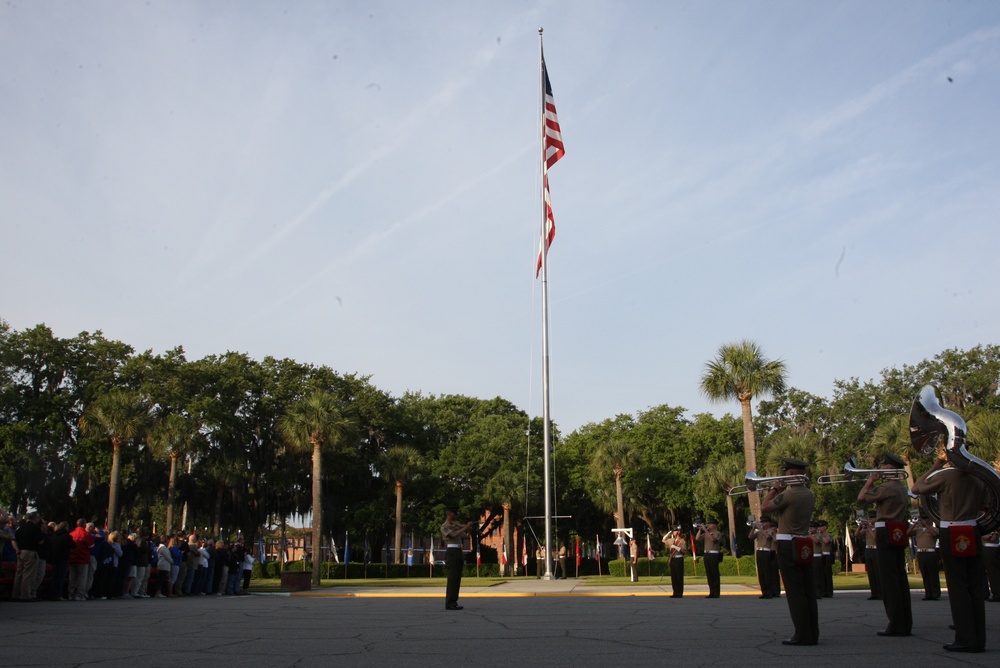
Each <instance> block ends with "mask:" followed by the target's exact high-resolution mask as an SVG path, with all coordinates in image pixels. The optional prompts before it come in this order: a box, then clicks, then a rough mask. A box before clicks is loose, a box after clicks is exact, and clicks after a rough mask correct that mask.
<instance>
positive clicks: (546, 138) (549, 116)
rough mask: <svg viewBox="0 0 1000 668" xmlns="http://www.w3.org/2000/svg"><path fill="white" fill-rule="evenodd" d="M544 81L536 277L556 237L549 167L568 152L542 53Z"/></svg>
mask: <svg viewBox="0 0 1000 668" xmlns="http://www.w3.org/2000/svg"><path fill="white" fill-rule="evenodd" d="M542 81H543V85H544V87H545V100H544V103H543V107H544V108H543V110H542V193H543V198H544V200H545V235H544V238H543V239H542V241H541V245H542V247H541V248H540V249H539V251H538V262H537V263H536V266H535V278H538V273H539V272H540V271H541V270H542V253H546V254H547V253H548V252H549V246H551V245H552V241H553V240H554V239H555V238H556V221H555V219H554V218H553V217H552V202H551V200H550V199H549V168H550V167H552V165H554V164H556V163H557V162H559V159H560V158H562V157H563V156H564V155H565V154H566V148H565V147H564V146H563V139H562V130H561V129H560V127H559V117H558V116H557V115H556V102H555V100H554V99H553V97H552V84H551V83H550V82H549V71H548V69H547V68H546V67H545V56H544V55H542Z"/></svg>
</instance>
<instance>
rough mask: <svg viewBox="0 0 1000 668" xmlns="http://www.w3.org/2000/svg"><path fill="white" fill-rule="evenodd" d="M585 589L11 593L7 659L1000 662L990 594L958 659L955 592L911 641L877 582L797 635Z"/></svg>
mask: <svg viewBox="0 0 1000 668" xmlns="http://www.w3.org/2000/svg"><path fill="white" fill-rule="evenodd" d="M668 593H669V586H666V587H665V586H662V585H652V584H651V585H641V584H640V585H639V586H626V587H595V586H585V585H583V584H582V582H580V581H575V580H556V581H549V582H546V581H537V580H534V581H533V580H525V581H510V582H505V583H503V584H498V585H495V586H492V587H467V588H463V591H462V595H461V599H460V603H461V604H462V605H464V606H465V609H464V610H460V611H446V610H444V590H443V588H439V587H432V588H408V587H401V588H395V589H392V588H390V589H384V588H343V587H337V588H329V589H327V590H322V591H317V592H306V593H301V594H295V595H287V594H285V595H256V596H222V597H218V596H199V597H188V598H179V599H145V600H121V601H89V602H79V603H69V602H59V603H53V602H45V603H10V602H7V601H3V602H0V629H2V632H3V643H2V648H0V657H2V659H0V664H2V665H3V666H5V667H9V668H14V667H20V666H46V667H55V668H70V667H82V666H90V665H93V666H95V667H97V666H101V667H104V666H122V667H125V666H128V667H129V668H135V667H136V666H142V668H150V667H158V666H170V667H171V668H177V666H181V665H183V666H194V665H197V666H255V667H256V666H262V667H266V668H276V667H288V668H292V667H295V668H311V667H313V666H315V667H317V668H318V667H320V666H323V667H328V666H373V667H374V666H378V667H380V668H386V667H387V666H406V667H409V666H417V667H422V666H435V667H437V668H440V667H441V666H451V665H459V664H464V665H469V666H504V667H507V666H511V665H513V666H542V665H543V666H545V667H546V668H552V667H561V666H574V667H579V666H584V665H585V666H594V665H622V664H624V665H643V666H660V665H674V664H677V665H682V666H684V668H698V667H700V666H733V665H753V666H768V668H771V667H773V666H798V667H801V666H803V665H809V666H811V667H812V668H817V667H819V668H824V667H829V668H833V666H837V667H838V668H842V667H843V666H845V665H851V666H860V667H865V666H876V665H882V666H885V665H904V664H905V665H920V666H927V665H931V666H963V665H967V666H994V665H996V663H997V661H998V654H997V650H1000V623H998V622H1000V617H998V613H1000V605H994V604H991V603H988V604H987V606H988V608H987V632H988V634H989V637H990V641H989V642H988V643H987V647H988V651H987V652H986V653H984V654H961V655H955V654H951V653H948V652H945V651H944V650H943V649H942V645H943V644H945V643H948V642H951V641H952V640H953V633H952V632H951V631H949V630H948V624H949V623H951V614H950V611H949V607H948V602H947V599H946V597H945V598H943V599H942V600H940V601H921V600H920V597H921V594H920V593H919V592H916V591H915V592H913V617H914V629H913V636H912V637H909V638H880V637H877V636H876V635H875V632H876V631H877V630H879V629H881V628H884V627H885V624H886V618H885V611H884V609H883V607H882V604H881V602H879V601H869V600H867V592H861V591H859V592H838V593H837V594H836V595H835V596H834V598H832V599H822V600H821V601H820V602H819V609H820V625H821V632H820V643H819V645H817V646H815V647H788V646H785V645H782V644H781V640H782V639H783V638H787V637H789V636H790V635H791V633H792V624H791V620H790V618H789V613H788V606H787V604H786V603H785V601H784V600H783V599H772V600H759V599H758V598H757V597H756V592H755V591H752V590H748V589H747V588H745V587H741V586H727V587H724V591H723V596H722V597H721V598H719V599H709V598H706V597H705V593H706V592H705V591H704V587H701V588H699V587H697V586H691V587H687V588H686V589H685V596H684V598H682V599H672V598H669V597H668V596H667V594H668Z"/></svg>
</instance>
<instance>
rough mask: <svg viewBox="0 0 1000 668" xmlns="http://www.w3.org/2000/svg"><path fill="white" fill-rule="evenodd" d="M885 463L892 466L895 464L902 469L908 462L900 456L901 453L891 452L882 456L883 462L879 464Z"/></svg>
mask: <svg viewBox="0 0 1000 668" xmlns="http://www.w3.org/2000/svg"><path fill="white" fill-rule="evenodd" d="M884 464H890V465H892V466H895V467H896V468H897V469H901V468H903V467H905V466H906V462H904V461H903V460H902V458H900V457H899V455H894V454H892V453H891V452H887V453H885V455H884V456H883V457H882V462H881V464H879V466H882V465H884Z"/></svg>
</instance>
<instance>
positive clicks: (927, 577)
mask: <svg viewBox="0 0 1000 668" xmlns="http://www.w3.org/2000/svg"><path fill="white" fill-rule="evenodd" d="M906 533H907V534H909V535H910V536H914V537H916V540H917V565H918V566H920V576H921V578H923V581H924V598H923V600H925V601H936V600H938V599H939V598H941V575H940V574H939V571H940V570H941V556H940V555H939V554H938V550H937V539H938V530H937V527H935V526H934V523H933V522H931V520H930V518H928V517H927V513H925V512H924V511H923V510H921V511H920V519H919V520H917V521H916V522H914V523H913V524H912V525H910V528H909V529H908V530H907V531H906Z"/></svg>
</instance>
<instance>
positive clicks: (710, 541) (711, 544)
mask: <svg viewBox="0 0 1000 668" xmlns="http://www.w3.org/2000/svg"><path fill="white" fill-rule="evenodd" d="M702 537H703V538H704V540H705V552H718V551H719V545H721V544H722V532H721V531H719V530H718V529H716V530H715V531H710V530H709V529H708V527H706V528H705V529H704V530H703V534H702Z"/></svg>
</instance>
